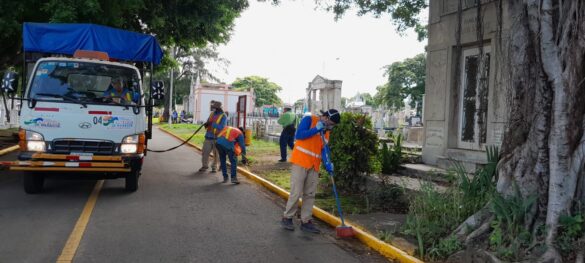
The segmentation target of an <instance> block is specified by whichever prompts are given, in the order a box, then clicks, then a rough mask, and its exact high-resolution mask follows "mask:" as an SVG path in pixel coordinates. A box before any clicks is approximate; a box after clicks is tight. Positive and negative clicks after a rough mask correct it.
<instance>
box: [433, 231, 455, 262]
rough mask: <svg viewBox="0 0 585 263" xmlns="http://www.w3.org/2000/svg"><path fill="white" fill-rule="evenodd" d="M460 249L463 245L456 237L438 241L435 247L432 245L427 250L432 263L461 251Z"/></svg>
mask: <svg viewBox="0 0 585 263" xmlns="http://www.w3.org/2000/svg"><path fill="white" fill-rule="evenodd" d="M462 248H463V244H461V242H460V241H459V240H457V237H455V236H449V237H447V238H444V239H441V240H439V243H437V244H436V245H433V246H432V247H431V249H429V252H428V256H429V258H430V259H431V260H433V261H434V260H437V259H443V258H447V257H448V256H450V255H451V254H453V253H455V252H457V251H459V250H461V249H462Z"/></svg>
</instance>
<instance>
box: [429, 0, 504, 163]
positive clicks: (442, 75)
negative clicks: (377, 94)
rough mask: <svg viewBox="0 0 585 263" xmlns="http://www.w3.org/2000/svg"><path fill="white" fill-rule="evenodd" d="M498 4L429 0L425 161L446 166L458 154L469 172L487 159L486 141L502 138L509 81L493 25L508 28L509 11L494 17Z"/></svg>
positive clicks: (485, 0)
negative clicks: (499, 16)
mask: <svg viewBox="0 0 585 263" xmlns="http://www.w3.org/2000/svg"><path fill="white" fill-rule="evenodd" d="M477 2H481V6H478V5H477ZM506 3H507V1H505V0H504V1H503V5H504V8H502V10H506V6H505V5H506ZM459 4H461V5H459ZM497 4H498V1H493V0H481V1H476V0H433V1H430V6H429V27H428V28H429V38H428V41H429V42H428V46H427V80H426V88H425V101H424V105H425V107H424V113H423V114H424V127H425V135H424V147H423V161H424V162H425V163H427V164H433V165H438V166H439V167H441V168H447V167H448V166H450V165H451V160H458V161H461V162H462V163H463V164H464V166H465V167H466V168H467V170H468V171H469V172H472V171H474V170H475V169H476V168H477V167H479V166H481V165H483V164H485V163H486V154H485V147H486V146H489V145H496V146H499V145H500V144H501V143H502V136H503V133H504V126H505V123H506V119H505V118H506V117H505V115H506V103H505V98H506V97H507V96H506V90H507V89H506V86H507V82H506V81H504V80H505V79H506V78H505V72H506V71H505V68H504V65H503V63H501V59H499V58H501V57H502V56H505V54H507V53H506V52H507V51H506V45H507V44H506V40H505V39H502V40H499V39H498V35H499V34H498V33H497V29H498V25H499V23H500V22H499V21H501V23H502V29H503V31H506V30H507V28H509V17H508V16H507V14H505V13H504V14H502V15H501V17H502V19H498V12H497V10H498V9H497V7H498V6H497ZM478 8H479V12H478ZM504 12H505V11H504ZM478 13H479V14H478ZM459 32H460V34H459ZM502 35H506V34H505V33H504V34H502ZM503 76H504V77H503Z"/></svg>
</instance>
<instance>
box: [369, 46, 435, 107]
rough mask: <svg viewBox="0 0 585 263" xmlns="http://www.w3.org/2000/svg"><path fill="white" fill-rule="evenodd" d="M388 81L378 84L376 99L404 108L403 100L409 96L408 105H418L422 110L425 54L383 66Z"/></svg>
mask: <svg viewBox="0 0 585 263" xmlns="http://www.w3.org/2000/svg"><path fill="white" fill-rule="evenodd" d="M384 76H387V77H388V82H387V83H386V84H384V85H382V86H378V87H377V88H376V89H377V93H376V101H378V102H380V103H381V104H383V105H386V106H388V107H393V106H394V107H396V109H402V108H404V100H405V99H406V98H410V107H412V108H414V107H415V106H417V105H418V108H417V109H418V113H420V112H421V111H422V103H423V101H422V96H423V94H424V93H425V78H426V54H419V55H416V56H415V57H414V58H407V59H405V60H404V61H399V62H394V63H392V64H391V65H388V66H386V67H385V72H384Z"/></svg>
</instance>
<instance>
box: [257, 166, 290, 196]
mask: <svg viewBox="0 0 585 263" xmlns="http://www.w3.org/2000/svg"><path fill="white" fill-rule="evenodd" d="M290 175H291V174H290V171H289V170H274V171H269V172H267V173H264V174H263V175H262V177H264V179H266V180H268V181H270V182H272V183H274V184H276V185H278V186H280V187H282V188H284V189H285V190H287V191H290Z"/></svg>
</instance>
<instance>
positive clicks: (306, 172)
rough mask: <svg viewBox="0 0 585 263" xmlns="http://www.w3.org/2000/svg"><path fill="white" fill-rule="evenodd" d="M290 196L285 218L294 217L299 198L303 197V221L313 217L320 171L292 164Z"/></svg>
mask: <svg viewBox="0 0 585 263" xmlns="http://www.w3.org/2000/svg"><path fill="white" fill-rule="evenodd" d="M291 173H292V176H291V177H290V196H289V197H288V201H287V202H286V209H285V210H284V217H285V218H292V217H293V216H294V215H295V213H296V212H297V209H298V206H299V198H300V197H302V198H303V204H302V205H301V221H302V222H303V223H306V222H307V221H309V220H311V219H312V218H313V204H315V191H316V190H317V183H318V182H319V173H318V172H317V171H315V170H314V169H305V168H303V167H301V166H298V165H296V164H293V165H292V166H291Z"/></svg>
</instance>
